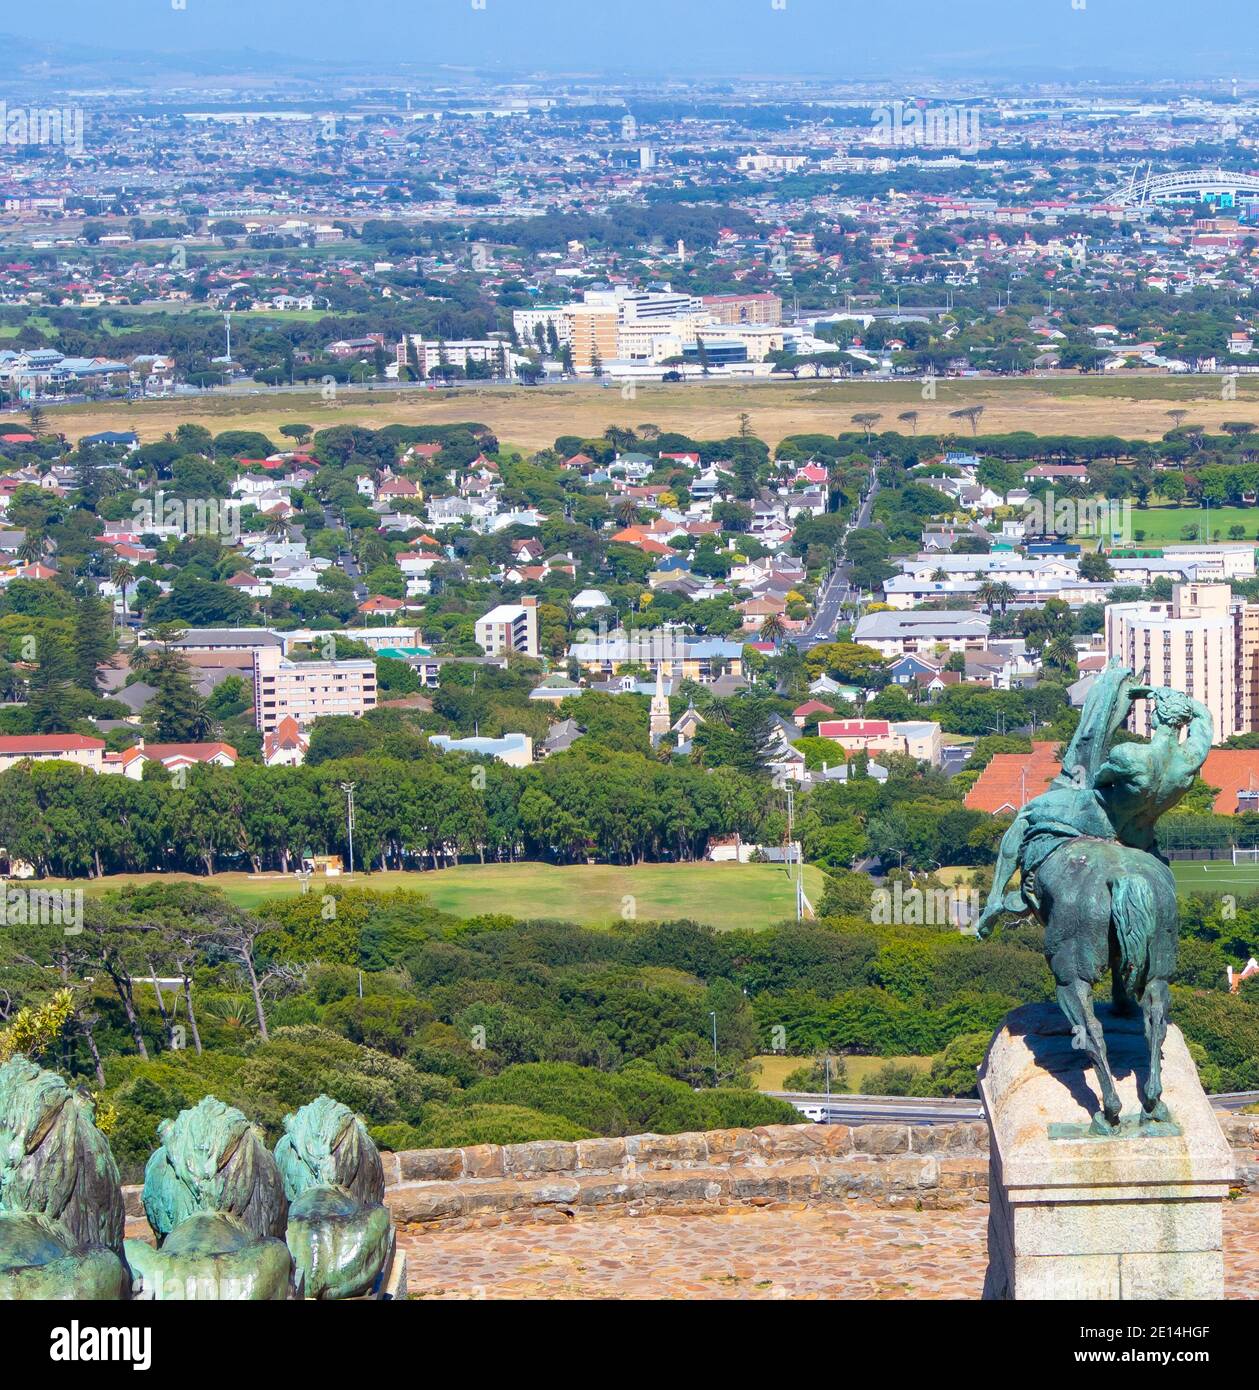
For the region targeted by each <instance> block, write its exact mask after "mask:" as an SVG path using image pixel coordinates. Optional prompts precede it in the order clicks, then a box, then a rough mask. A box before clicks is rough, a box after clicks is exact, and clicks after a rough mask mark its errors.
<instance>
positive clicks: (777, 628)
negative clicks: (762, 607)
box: [761, 613, 787, 646]
mask: <svg viewBox="0 0 1259 1390" xmlns="http://www.w3.org/2000/svg"><path fill="white" fill-rule="evenodd" d="M786 631H787V624H786V623H784V622H783V620H782V615H781V614H780V613H770V614H768V615H767V616H766V618H765V621H764V622H763V623H762V624H761V640H762V641H763V642H773V643H774V645H775V646H777V645H778V643H779V642H780V641H781V640H782V638H783V636H784V635H785V633H786Z"/></svg>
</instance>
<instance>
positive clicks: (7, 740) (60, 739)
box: [0, 734, 105, 758]
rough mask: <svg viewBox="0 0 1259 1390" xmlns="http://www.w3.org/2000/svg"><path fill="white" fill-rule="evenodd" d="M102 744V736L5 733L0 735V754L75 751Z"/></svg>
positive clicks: (99, 746)
mask: <svg viewBox="0 0 1259 1390" xmlns="http://www.w3.org/2000/svg"><path fill="white" fill-rule="evenodd" d="M104 746H105V740H104V739H103V738H87V737H86V736H85V735H83V734H6V735H4V736H2V737H0V754H5V755H7V756H8V757H10V758H12V757H15V756H16V757H19V758H20V757H22V756H23V754H30V755H31V756H35V755H36V754H39V753H76V752H81V751H85V750H89V749H92V748H104Z"/></svg>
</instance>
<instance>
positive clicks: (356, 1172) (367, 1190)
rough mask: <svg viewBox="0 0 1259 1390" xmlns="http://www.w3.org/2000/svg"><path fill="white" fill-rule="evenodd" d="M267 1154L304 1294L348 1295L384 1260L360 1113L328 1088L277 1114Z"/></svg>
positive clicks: (371, 1278) (371, 1281)
mask: <svg viewBox="0 0 1259 1390" xmlns="http://www.w3.org/2000/svg"><path fill="white" fill-rule="evenodd" d="M284 1130H285V1133H284V1137H283V1138H282V1139H281V1140H280V1142H279V1143H278V1144H277V1145H276V1149H275V1159H276V1164H277V1166H278V1167H279V1170H280V1173H281V1175H282V1176H283V1178H284V1191H285V1193H286V1195H287V1196H288V1199H289V1224H288V1247H289V1251H290V1253H291V1254H292V1256H293V1264H294V1268H295V1270H296V1274H297V1280H298V1284H299V1286H300V1287H301V1288H302V1290H303V1291H304V1293H305V1294H306V1296H307V1297H308V1298H333V1299H335V1298H355V1297H358V1296H359V1295H361V1294H365V1293H367V1292H368V1291H369V1290H371V1288H372V1287H373V1286H374V1285H375V1284H376V1282H377V1280H378V1279H379V1278H380V1276H381V1274H382V1273H383V1272H384V1271H385V1270H386V1269H387V1268H388V1266H389V1262H390V1259H391V1258H392V1255H393V1227H392V1223H391V1222H390V1219H389V1212H388V1211H387V1210H386V1208H385V1207H384V1205H383V1202H384V1196H385V1172H384V1168H383V1166H382V1165H381V1162H380V1154H379V1153H378V1152H377V1150H376V1145H375V1144H373V1143H372V1141H371V1138H370V1136H369V1135H368V1133H367V1131H366V1129H364V1127H363V1124H362V1121H360V1120H359V1119H358V1117H357V1116H356V1115H355V1114H354V1112H353V1111H351V1110H350V1109H348V1108H347V1107H346V1106H344V1105H342V1104H341V1103H340V1102H339V1101H335V1100H332V1099H331V1098H330V1097H328V1096H320V1097H319V1098H318V1100H315V1101H312V1102H311V1104H309V1105H306V1106H303V1107H302V1109H301V1110H299V1111H298V1112H297V1113H296V1114H295V1115H287V1116H285V1119H284Z"/></svg>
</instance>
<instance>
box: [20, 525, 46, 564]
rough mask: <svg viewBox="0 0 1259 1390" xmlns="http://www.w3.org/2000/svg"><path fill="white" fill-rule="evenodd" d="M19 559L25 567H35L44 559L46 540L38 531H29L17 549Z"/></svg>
mask: <svg viewBox="0 0 1259 1390" xmlns="http://www.w3.org/2000/svg"><path fill="white" fill-rule="evenodd" d="M16 554H17V558H18V560H19V562H20V563H21V564H23V565H33V564H34V563H35V561H36V560H42V559H43V558H44V538H43V536H42V535H40V534H39V532H38V531H28V532H27V533H26V535H25V536H23V537H22V544H21V545H19V546H18V548H17V552H16Z"/></svg>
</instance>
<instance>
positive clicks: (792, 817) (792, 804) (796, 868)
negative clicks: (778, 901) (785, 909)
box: [787, 787, 804, 922]
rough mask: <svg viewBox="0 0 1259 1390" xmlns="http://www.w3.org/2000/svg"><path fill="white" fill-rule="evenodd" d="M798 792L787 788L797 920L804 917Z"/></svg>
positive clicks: (790, 864) (790, 866)
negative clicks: (797, 807)
mask: <svg viewBox="0 0 1259 1390" xmlns="http://www.w3.org/2000/svg"><path fill="white" fill-rule="evenodd" d="M795 827H796V792H795V788H794V787H788V788H787V871H788V873H790V874H791V877H792V879H793V880H794V887H795V894H796V921H797V922H799V921H802V920H803V919H804V904H803V903H802V902H801V901H800V863H799V858H798V856H797V854H796V834H795Z"/></svg>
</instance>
